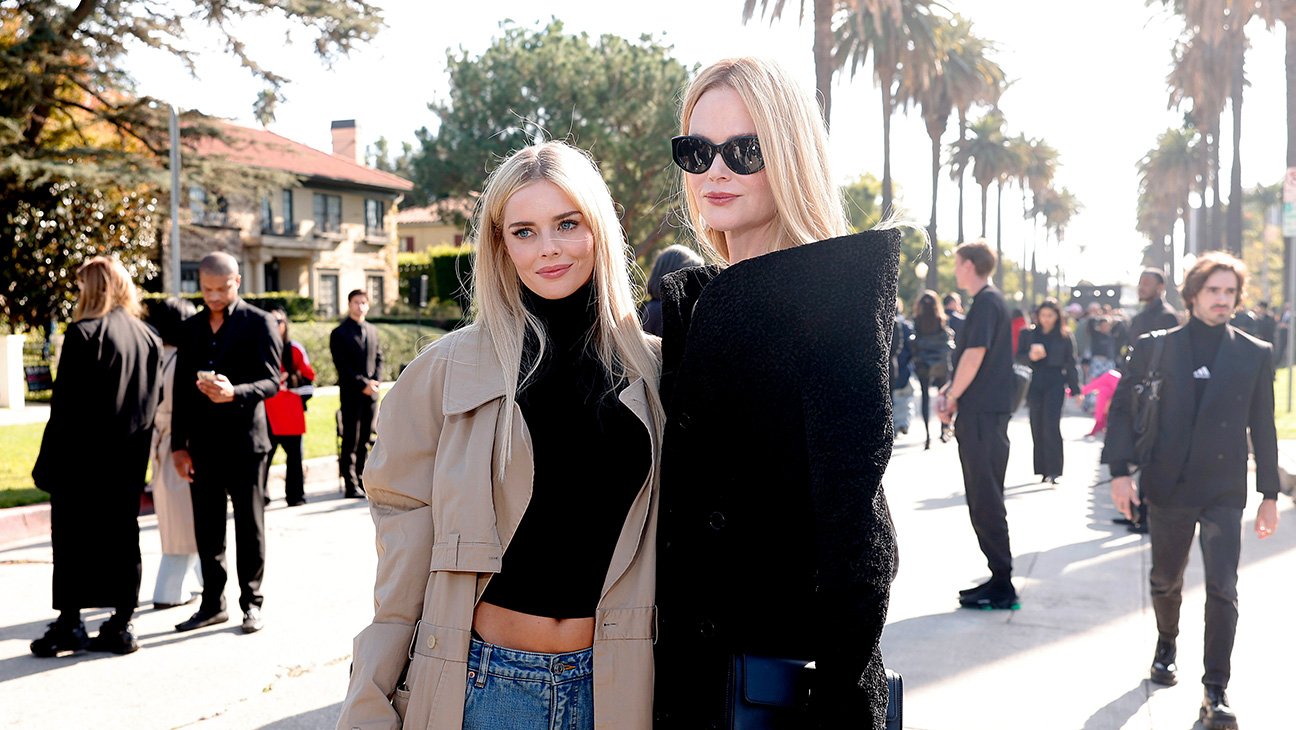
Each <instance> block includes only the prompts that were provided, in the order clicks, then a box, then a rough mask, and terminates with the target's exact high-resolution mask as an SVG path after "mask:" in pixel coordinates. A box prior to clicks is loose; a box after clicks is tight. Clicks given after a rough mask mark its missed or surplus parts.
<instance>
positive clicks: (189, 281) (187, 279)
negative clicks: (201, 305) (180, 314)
mask: <svg viewBox="0 0 1296 730" xmlns="http://www.w3.org/2000/svg"><path fill="white" fill-rule="evenodd" d="M201 288H202V287H200V286H199V285H198V262H197V261H181V262H180V293H181V294H197V293H198V292H199V291H200V290H201Z"/></svg>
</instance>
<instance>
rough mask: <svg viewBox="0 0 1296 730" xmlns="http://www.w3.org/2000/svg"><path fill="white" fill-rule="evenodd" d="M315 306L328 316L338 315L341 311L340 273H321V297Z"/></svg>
mask: <svg viewBox="0 0 1296 730" xmlns="http://www.w3.org/2000/svg"><path fill="white" fill-rule="evenodd" d="M315 306H316V307H317V308H318V309H319V312H320V314H322V315H324V316H326V317H336V316H338V313H339V312H340V311H341V310H339V309H338V275H337V274H336V273H333V274H325V273H321V274H320V286H319V297H317V298H316V301H315Z"/></svg>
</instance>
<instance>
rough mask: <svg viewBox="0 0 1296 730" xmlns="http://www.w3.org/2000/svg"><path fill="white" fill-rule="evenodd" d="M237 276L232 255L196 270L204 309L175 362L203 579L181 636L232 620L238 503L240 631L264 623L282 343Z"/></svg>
mask: <svg viewBox="0 0 1296 730" xmlns="http://www.w3.org/2000/svg"><path fill="white" fill-rule="evenodd" d="M238 272H239V269H238V261H237V260H235V258H234V257H233V256H230V255H229V254H227V253H219V252H218V253H213V254H208V255H207V256H206V257H205V258H203V260H202V261H201V262H200V263H199V264H198V283H199V285H200V286H201V287H202V296H203V302H204V303H205V304H206V305H207V306H206V309H204V310H201V311H199V312H198V314H196V315H194V316H192V317H190V318H189V319H187V320H185V323H184V327H185V331H184V339H183V340H182V342H181V345H180V354H179V360H177V361H176V374H175V406H174V410H173V411H172V413H171V450H172V460H173V461H174V462H175V468H176V471H178V472H180V476H181V477H182V478H184V479H187V480H189V491H190V494H192V495H193V510H194V537H196V538H197V540H198V561H199V564H200V565H201V566H202V575H203V597H202V602H201V603H200V604H199V607H198V611H197V612H196V613H194V615H193V616H191V617H190V618H189V619H188V620H186V621H183V622H181V623H179V624H176V631H192V630H194V629H199V628H202V627H204V626H211V625H213V624H218V623H224V622H226V621H228V620H229V614H228V613H226V611H225V582H226V580H227V570H226V565H225V532H226V528H225V514H226V510H227V504H229V503H232V504H233V506H234V541H235V544H236V545H237V546H238V566H237V567H238V580H239V590H240V592H239V607H240V608H241V609H242V610H243V626H242V629H243V632H244V633H252V632H255V631H260V630H261V628H262V626H263V622H262V618H261V606H262V604H263V603H264V600H265V599H264V597H263V596H262V595H261V578H262V576H263V575H264V573H265V464H264V462H265V460H266V459H267V458H269V454H270V429H269V426H268V424H267V422H266V414H265V403H264V401H265V399H267V398H269V397H271V396H273V395H274V394H275V393H278V392H279V358H280V357H281V355H282V352H283V351H282V347H283V345H282V343H281V342H280V340H279V331H278V327H277V326H276V325H275V321H274V318H273V317H271V316H270V315H269V314H268V313H266V312H264V311H262V310H260V309H257V308H256V307H254V306H252V305H251V304H248V303H247V302H245V301H243V300H241V299H239V296H238V289H239V284H240V283H241V282H242V278H241V277H240V276H239V273H238ZM226 495H228V503H227V501H226Z"/></svg>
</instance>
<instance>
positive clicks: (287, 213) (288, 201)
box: [283, 190, 297, 236]
mask: <svg viewBox="0 0 1296 730" xmlns="http://www.w3.org/2000/svg"><path fill="white" fill-rule="evenodd" d="M292 199H293V194H292V191H291V190H285V191H283V232H284V234H285V235H288V236H295V235H297V222H296V221H295V220H293V201H292Z"/></svg>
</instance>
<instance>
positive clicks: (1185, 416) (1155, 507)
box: [1102, 252, 1279, 730]
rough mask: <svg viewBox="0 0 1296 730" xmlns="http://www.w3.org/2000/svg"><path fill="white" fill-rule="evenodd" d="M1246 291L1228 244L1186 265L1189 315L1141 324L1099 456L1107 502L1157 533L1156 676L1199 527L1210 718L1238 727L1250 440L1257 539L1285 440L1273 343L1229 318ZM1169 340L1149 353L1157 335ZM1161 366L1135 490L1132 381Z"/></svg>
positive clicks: (1264, 533)
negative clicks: (1141, 517) (1149, 438)
mask: <svg viewBox="0 0 1296 730" xmlns="http://www.w3.org/2000/svg"><path fill="white" fill-rule="evenodd" d="M1244 291H1246V268H1245V265H1244V264H1243V263H1242V262H1241V261H1239V260H1237V259H1235V258H1233V257H1232V256H1229V255H1227V254H1224V253H1219V252H1213V253H1209V254H1206V255H1204V256H1202V257H1201V258H1199V259H1198V260H1197V263H1196V264H1195V265H1194V266H1193V267H1192V268H1191V269H1189V271H1188V273H1187V274H1186V275H1185V276H1184V283H1183V290H1182V295H1183V301H1184V304H1185V305H1186V306H1187V307H1188V308H1189V311H1190V312H1191V313H1192V317H1191V318H1190V319H1189V320H1188V324H1187V325H1184V326H1182V327H1176V328H1175V329H1172V330H1170V331H1168V332H1164V333H1160V332H1158V333H1155V334H1152V335H1145V336H1144V337H1143V338H1142V339H1141V340H1140V341H1139V343H1138V345H1136V346H1135V348H1134V358H1133V360H1132V361H1131V363H1130V374H1129V375H1127V376H1125V377H1122V378H1121V381H1120V385H1119V386H1118V387H1117V390H1116V396H1115V398H1114V399H1113V400H1112V406H1111V419H1110V420H1109V422H1108V426H1107V442H1106V445H1105V446H1104V448H1103V456H1102V461H1103V463H1105V464H1108V465H1109V466H1110V468H1111V473H1112V483H1111V495H1112V502H1114V503H1115V505H1116V508H1117V509H1118V510H1120V511H1121V512H1123V513H1124V514H1125V515H1126V516H1127V517H1131V516H1132V515H1133V509H1134V507H1135V506H1137V505H1139V504H1140V503H1141V502H1146V503H1147V505H1148V536H1149V537H1150V538H1151V541H1152V571H1151V575H1150V583H1151V593H1152V608H1153V610H1154V611H1155V613H1156V622H1157V644H1156V651H1155V653H1154V655H1153V659H1152V668H1151V678H1152V680H1153V681H1154V682H1157V683H1160V684H1174V683H1175V682H1176V681H1177V679H1178V677H1177V669H1178V668H1177V666H1176V663H1175V661H1176V654H1177V652H1176V644H1175V641H1176V638H1177V637H1178V635H1179V608H1180V605H1181V603H1182V591H1183V577H1184V568H1185V567H1186V566H1187V565H1188V553H1189V551H1190V550H1191V549H1192V540H1193V535H1194V533H1195V532H1196V531H1197V526H1198V525H1200V526H1201V538H1200V541H1201V551H1202V563H1203V566H1204V567H1205V572H1206V635H1205V644H1204V649H1205V656H1204V664H1205V670H1206V671H1205V674H1204V675H1203V676H1202V684H1203V685H1205V698H1204V699H1203V701H1202V708H1201V713H1200V716H1201V719H1202V720H1203V721H1204V723H1205V725H1206V727H1208V728H1212V729H1213V730H1218V729H1220V728H1230V729H1232V728H1236V727H1237V716H1236V715H1235V714H1234V713H1233V710H1232V708H1231V707H1230V706H1229V703H1228V698H1227V696H1226V695H1225V689H1227V687H1228V683H1229V677H1230V674H1231V670H1232V653H1233V640H1234V635H1235V633H1236V629H1237V619H1238V593H1237V581H1238V563H1239V560H1240V555H1241V549H1242V512H1243V509H1244V508H1245V507H1246V503H1247V478H1248V477H1247V471H1248V448H1247V444H1248V440H1249V441H1250V443H1251V445H1252V447H1253V449H1254V452H1255V484H1256V491H1258V492H1260V494H1261V496H1262V499H1261V501H1260V505H1259V508H1258V509H1257V511H1256V518H1255V531H1256V535H1257V536H1258V537H1259V538H1261V539H1264V538H1268V537H1270V536H1271V535H1273V532H1274V530H1275V529H1276V528H1277V526H1278V506H1277V496H1278V491H1279V477H1278V440H1277V431H1276V429H1275V427H1274V396H1273V360H1272V356H1271V350H1270V346H1269V345H1268V343H1265V342H1262V341H1260V340H1258V339H1256V338H1253V337H1251V336H1249V335H1247V334H1245V333H1243V332H1241V331H1240V330H1237V329H1235V328H1233V327H1231V326H1229V325H1228V321H1229V317H1230V316H1231V315H1232V313H1233V310H1234V308H1235V307H1236V306H1237V304H1238V302H1239V300H1240V298H1241V296H1242V292H1244ZM1157 340H1160V341H1161V342H1162V343H1163V345H1162V349H1161V353H1160V356H1159V362H1158V363H1156V365H1155V367H1154V366H1153V363H1152V362H1151V358H1152V356H1153V353H1154V352H1155V349H1156V347H1155V343H1156V342H1157ZM1151 369H1155V370H1156V371H1157V372H1160V373H1161V374H1162V378H1163V382H1162V385H1161V389H1160V410H1159V413H1158V416H1157V419H1156V423H1155V431H1154V433H1155V443H1154V447H1153V449H1152V451H1151V454H1150V459H1148V463H1146V464H1144V465H1143V466H1142V470H1141V473H1140V474H1139V490H1138V493H1135V491H1134V482H1133V479H1132V478H1131V477H1130V476H1129V474H1130V465H1131V464H1132V463H1134V462H1136V461H1137V455H1136V451H1135V443H1136V437H1135V431H1134V424H1135V422H1136V414H1135V413H1134V409H1133V400H1132V399H1133V393H1132V390H1133V387H1134V386H1135V384H1137V383H1138V382H1139V381H1140V380H1142V379H1143V378H1144V377H1145V373H1147V372H1148V371H1149V370H1151Z"/></svg>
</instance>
